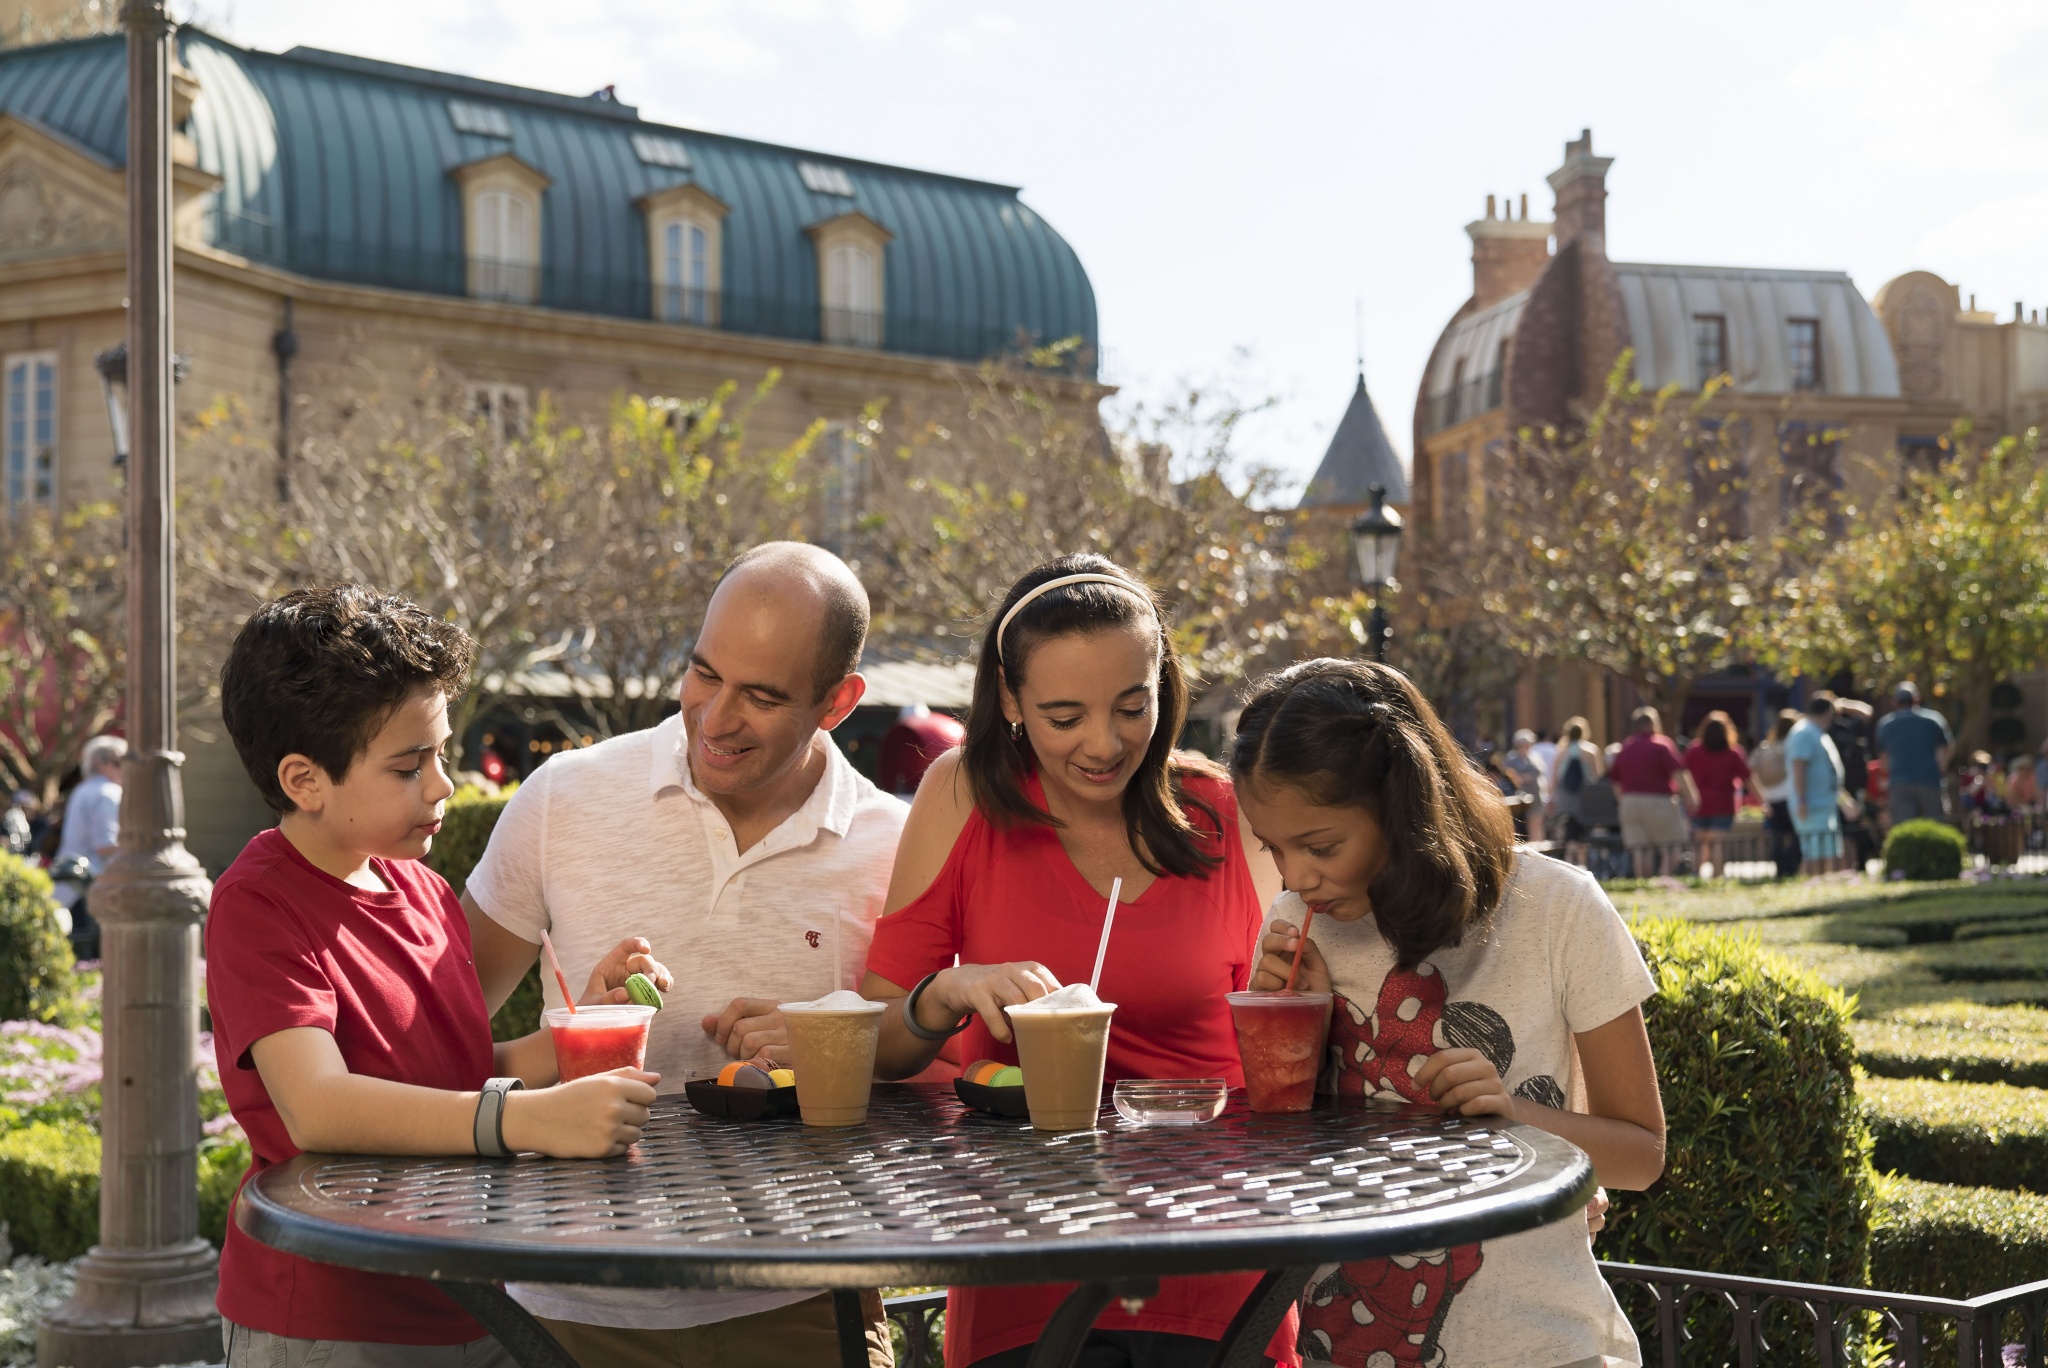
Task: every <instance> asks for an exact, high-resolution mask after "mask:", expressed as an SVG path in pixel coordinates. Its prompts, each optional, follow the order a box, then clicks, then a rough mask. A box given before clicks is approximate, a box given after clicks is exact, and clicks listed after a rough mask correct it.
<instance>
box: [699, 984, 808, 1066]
mask: <svg viewBox="0 0 2048 1368" xmlns="http://www.w3.org/2000/svg"><path fill="white" fill-rule="evenodd" d="M700 1024H701V1025H702V1026H703V1027H704V1034H705V1035H708V1036H710V1037H711V1038H712V1039H713V1040H715V1041H717V1042H718V1047H719V1048H720V1049H722V1050H724V1051H725V1052H726V1053H727V1054H728V1055H731V1056H732V1057H733V1058H734V1059H754V1058H757V1057H759V1056H760V1055H763V1054H765V1055H767V1056H768V1057H769V1058H770V1059H772V1060H774V1061H775V1062H776V1063H777V1064H780V1065H782V1066H783V1067H785V1068H787V1067H788V1066H789V1062H790V1059H789V1032H788V1031H787V1030H786V1029H784V1027H783V1025H782V1009H781V1006H780V1004H778V1003H777V1002H776V1001H775V999H773V998H734V999H733V1000H732V1001H731V1002H729V1003H727V1004H726V1006H725V1010H724V1011H723V1012H720V1013H718V1014H717V1015H715V1016H714V1015H712V1014H711V1013H709V1012H707V1013H705V1015H704V1020H703V1021H702V1022H701V1023H700Z"/></svg>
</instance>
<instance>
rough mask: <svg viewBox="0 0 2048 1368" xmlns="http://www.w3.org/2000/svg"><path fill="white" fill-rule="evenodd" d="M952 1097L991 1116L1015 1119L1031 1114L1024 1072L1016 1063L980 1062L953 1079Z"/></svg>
mask: <svg viewBox="0 0 2048 1368" xmlns="http://www.w3.org/2000/svg"><path fill="white" fill-rule="evenodd" d="M953 1095H954V1096H955V1097H958V1098H959V1099H960V1100H961V1101H962V1102H965V1103H966V1104H967V1105H968V1106H969V1107H971V1108H973V1109H974V1110H975V1111H978V1112H984V1113H986V1114H987V1115H989V1116H1002V1117H1008V1118H1011V1119H1013V1120H1014V1119H1016V1118H1018V1117H1024V1116H1029V1115H1030V1114H1031V1108H1030V1107H1029V1106H1027V1105H1026V1104H1025V1101H1024V1071H1023V1070H1022V1069H1020V1068H1018V1067H1017V1066H1016V1065H1015V1064H1004V1063H1001V1062H999V1061H997V1060H993V1059H978V1060H976V1061H975V1062H974V1063H972V1064H970V1065H968V1066H967V1070H966V1072H964V1073H962V1074H961V1075H960V1077H958V1078H956V1079H954V1080H953Z"/></svg>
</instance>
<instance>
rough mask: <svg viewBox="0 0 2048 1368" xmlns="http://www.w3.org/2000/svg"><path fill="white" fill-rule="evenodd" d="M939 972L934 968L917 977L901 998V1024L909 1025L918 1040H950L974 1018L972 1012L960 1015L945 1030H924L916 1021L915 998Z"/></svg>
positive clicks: (930, 983) (920, 994) (928, 985)
mask: <svg viewBox="0 0 2048 1368" xmlns="http://www.w3.org/2000/svg"><path fill="white" fill-rule="evenodd" d="M940 972H941V971H940V970H937V969H934V970H932V972H930V973H929V974H926V975H925V976H924V977H923V978H921V979H919V980H918V981H917V987H915V988H913V989H911V990H910V996H909V997H907V998H905V999H903V1024H904V1025H905V1026H907V1027H909V1028H910V1033H911V1034H912V1035H914V1036H916V1037H917V1038H918V1039H919V1040H951V1039H952V1038H953V1037H954V1036H956V1035H959V1034H960V1033H961V1032H962V1031H964V1030H966V1029H967V1024H968V1023H969V1022H971V1021H973V1020H974V1016H973V1014H972V1013H969V1014H968V1015H967V1016H965V1017H962V1018H961V1019H960V1021H959V1022H958V1023H957V1024H955V1025H954V1026H953V1027H952V1029H950V1030H945V1031H929V1030H926V1029H925V1027H924V1025H923V1024H922V1023H920V1022H919V1021H918V1019H917V1000H918V999H919V998H921V997H923V996H924V990H925V989H927V988H929V987H931V985H932V980H933V979H935V978H937V977H938V976H939V974H940Z"/></svg>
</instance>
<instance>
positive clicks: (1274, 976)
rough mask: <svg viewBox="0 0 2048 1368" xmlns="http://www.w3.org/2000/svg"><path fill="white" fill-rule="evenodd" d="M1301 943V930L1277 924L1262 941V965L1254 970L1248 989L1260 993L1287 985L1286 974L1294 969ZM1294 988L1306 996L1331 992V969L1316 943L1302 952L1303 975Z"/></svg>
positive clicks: (1260, 959) (1289, 923)
mask: <svg viewBox="0 0 2048 1368" xmlns="http://www.w3.org/2000/svg"><path fill="white" fill-rule="evenodd" d="M1300 943H1301V928H1300V927H1298V926H1295V925H1294V924H1293V923H1291V922H1284V921H1276V922H1274V923H1273V925H1272V928H1271V929H1270V930H1268V931H1267V932H1266V934H1265V937H1264V939H1262V940H1261V941H1260V942H1259V951H1260V954H1259V962H1258V963H1257V964H1256V965H1254V966H1253V967H1252V977H1251V983H1250V985H1249V986H1250V987H1251V988H1252V989H1253V990H1255V991H1258V992H1269V991H1271V990H1272V989H1275V988H1279V987H1282V986H1284V985H1285V984H1286V982H1287V971H1288V970H1289V969H1291V968H1293V967H1294V947H1295V946H1296V945H1298V944H1300ZM1294 986H1295V987H1296V988H1298V989H1300V990H1301V991H1302V992H1304V993H1327V992H1329V991H1330V966H1329V963H1328V962H1327V961H1326V960H1324V959H1323V952H1322V950H1321V949H1320V948H1319V947H1318V946H1317V945H1316V943H1315V941H1313V940H1311V941H1309V943H1308V948H1307V949H1305V950H1303V951H1302V952H1301V973H1300V974H1298V975H1297V976H1296V977H1295V980H1294Z"/></svg>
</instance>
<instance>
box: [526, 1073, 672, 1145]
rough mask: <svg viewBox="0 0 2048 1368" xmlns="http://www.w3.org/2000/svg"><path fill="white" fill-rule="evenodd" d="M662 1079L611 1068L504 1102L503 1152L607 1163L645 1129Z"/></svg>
mask: <svg viewBox="0 0 2048 1368" xmlns="http://www.w3.org/2000/svg"><path fill="white" fill-rule="evenodd" d="M660 1081H661V1075H660V1074H656V1073H648V1072H647V1071H646V1070H644V1069H613V1070H612V1071H611V1072H610V1073H601V1074H591V1075H589V1076H588V1077H586V1078H578V1079H576V1080H574V1081H573V1082H569V1083H558V1084H556V1085H555V1086H554V1087H552V1088H537V1089H534V1090H533V1091H531V1092H515V1093H510V1094H508V1095H507V1096H506V1098H505V1117H504V1121H505V1147H506V1148H507V1149H511V1150H537V1151H539V1152H540V1153H542V1154H548V1155H553V1156H554V1157H555V1158H557V1159H609V1158H611V1157H612V1156H614V1155H619V1154H624V1153H625V1152H626V1147H627V1146H628V1145H630V1144H632V1143H633V1142H634V1141H635V1140H638V1139H639V1138H640V1132H641V1131H642V1130H643V1129H644V1128H645V1127H646V1125H647V1108H648V1105H649V1104H650V1103H652V1102H653V1101H654V1085H655V1084H656V1083H659V1082H660Z"/></svg>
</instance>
